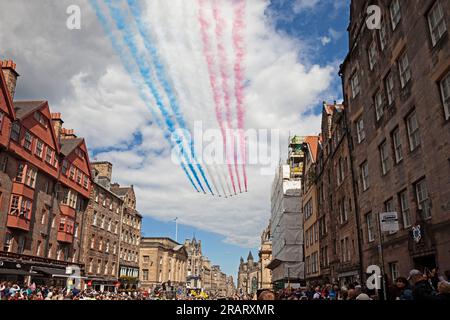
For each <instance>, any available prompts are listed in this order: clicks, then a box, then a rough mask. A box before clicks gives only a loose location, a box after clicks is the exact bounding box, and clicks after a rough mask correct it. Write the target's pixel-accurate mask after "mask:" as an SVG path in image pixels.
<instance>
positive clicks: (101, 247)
mask: <svg viewBox="0 0 450 320" xmlns="http://www.w3.org/2000/svg"><path fill="white" fill-rule="evenodd" d="M102 250H103V238H100V241H99V242H98V251H102Z"/></svg>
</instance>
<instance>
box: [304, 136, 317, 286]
mask: <svg viewBox="0 0 450 320" xmlns="http://www.w3.org/2000/svg"><path fill="white" fill-rule="evenodd" d="M319 143H320V137H319V136H316V137H315V136H309V137H305V142H304V155H305V156H304V164H303V170H304V171H303V188H302V206H303V219H304V220H303V221H304V222H303V232H304V233H303V237H304V242H305V279H306V280H307V281H311V280H314V279H316V278H318V277H319V274H320V262H319V256H320V247H319V220H318V205H317V184H316V183H315V176H316V163H317V151H318V149H319Z"/></svg>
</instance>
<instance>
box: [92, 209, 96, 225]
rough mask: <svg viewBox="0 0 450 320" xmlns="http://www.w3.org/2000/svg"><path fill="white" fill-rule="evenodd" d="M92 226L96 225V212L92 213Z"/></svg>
mask: <svg viewBox="0 0 450 320" xmlns="http://www.w3.org/2000/svg"><path fill="white" fill-rule="evenodd" d="M92 225H93V226H96V225H97V211H94V216H93V218H92Z"/></svg>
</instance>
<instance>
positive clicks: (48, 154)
mask: <svg viewBox="0 0 450 320" xmlns="http://www.w3.org/2000/svg"><path fill="white" fill-rule="evenodd" d="M52 158H53V149H52V148H50V147H49V146H47V152H46V153H45V161H46V162H47V163H49V164H51V163H52Z"/></svg>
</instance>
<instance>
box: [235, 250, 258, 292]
mask: <svg viewBox="0 0 450 320" xmlns="http://www.w3.org/2000/svg"><path fill="white" fill-rule="evenodd" d="M259 275H260V271H259V263H258V262H256V261H254V259H253V254H252V253H251V252H249V253H248V257H247V261H246V262H244V259H243V258H242V257H241V260H240V264H239V271H238V282H237V291H238V293H246V294H255V293H256V291H257V290H258V282H259V280H258V277H259Z"/></svg>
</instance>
